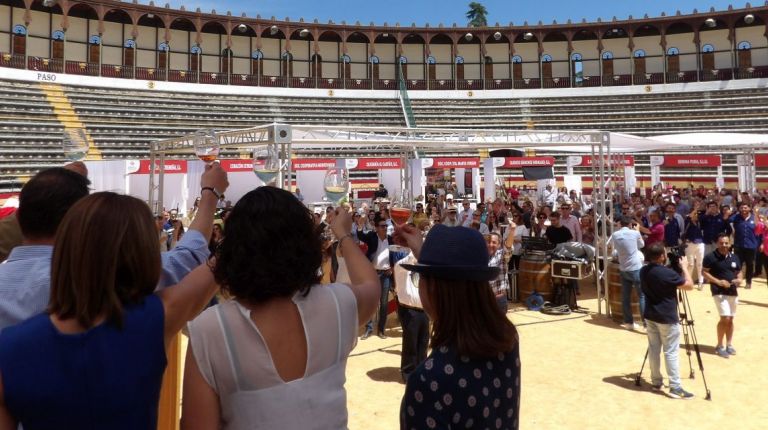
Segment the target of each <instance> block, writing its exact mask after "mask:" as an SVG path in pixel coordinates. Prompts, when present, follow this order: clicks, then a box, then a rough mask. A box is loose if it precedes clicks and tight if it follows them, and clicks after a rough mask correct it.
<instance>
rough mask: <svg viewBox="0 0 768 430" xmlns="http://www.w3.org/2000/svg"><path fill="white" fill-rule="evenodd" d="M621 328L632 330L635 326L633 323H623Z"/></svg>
mask: <svg viewBox="0 0 768 430" xmlns="http://www.w3.org/2000/svg"><path fill="white" fill-rule="evenodd" d="M621 326H622V327H623V328H625V329H627V330H634V329H635V324H634V323H624V324H622V325H621Z"/></svg>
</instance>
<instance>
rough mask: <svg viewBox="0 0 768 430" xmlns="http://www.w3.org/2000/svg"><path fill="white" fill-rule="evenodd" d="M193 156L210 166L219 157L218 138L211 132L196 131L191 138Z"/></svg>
mask: <svg viewBox="0 0 768 430" xmlns="http://www.w3.org/2000/svg"><path fill="white" fill-rule="evenodd" d="M193 143H194V145H195V155H197V158H199V159H201V160H203V161H204V162H205V163H206V164H211V163H213V162H214V161H216V159H217V158H218V157H219V151H220V146H219V138H218V137H217V136H216V133H214V132H213V130H198V131H197V132H195V136H194V137H193Z"/></svg>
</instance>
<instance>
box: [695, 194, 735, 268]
mask: <svg viewBox="0 0 768 430" xmlns="http://www.w3.org/2000/svg"><path fill="white" fill-rule="evenodd" d="M699 221H701V222H700V225H701V232H702V236H703V238H704V255H709V254H711V253H712V251H714V250H715V248H717V236H719V235H720V234H721V233H726V234H730V233H731V226H730V225H728V221H727V218H725V219H724V218H723V214H722V212H721V209H720V207H719V206H718V205H717V202H715V201H712V200H710V201H709V202H707V211H706V213H704V214H703V215H701V216H699Z"/></svg>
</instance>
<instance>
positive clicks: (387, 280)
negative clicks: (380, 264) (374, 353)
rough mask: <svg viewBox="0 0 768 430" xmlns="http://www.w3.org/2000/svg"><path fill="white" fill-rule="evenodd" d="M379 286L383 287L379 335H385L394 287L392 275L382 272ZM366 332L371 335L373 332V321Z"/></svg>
mask: <svg viewBox="0 0 768 430" xmlns="http://www.w3.org/2000/svg"><path fill="white" fill-rule="evenodd" d="M379 284H380V285H381V298H380V299H379V317H378V329H379V333H384V328H385V326H386V325H387V305H388V304H389V288H390V286H391V285H392V275H387V274H385V273H384V272H380V273H379ZM365 332H366V333H369V334H370V333H372V332H373V320H372V319H371V320H370V321H368V323H367V324H366V325H365Z"/></svg>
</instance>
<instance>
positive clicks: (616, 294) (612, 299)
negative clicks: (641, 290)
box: [608, 262, 643, 324]
mask: <svg viewBox="0 0 768 430" xmlns="http://www.w3.org/2000/svg"><path fill="white" fill-rule="evenodd" d="M608 298H609V300H608V305H609V306H610V308H611V317H612V318H613V320H614V321H616V322H618V323H623V322H624V311H623V310H622V309H621V274H620V273H619V265H618V263H614V262H610V263H608ZM631 304H632V320H633V321H634V322H636V323H638V324H641V323H642V322H643V318H642V316H641V314H640V302H639V301H638V297H637V293H636V292H635V289H634V288H633V289H632V299H631Z"/></svg>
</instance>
